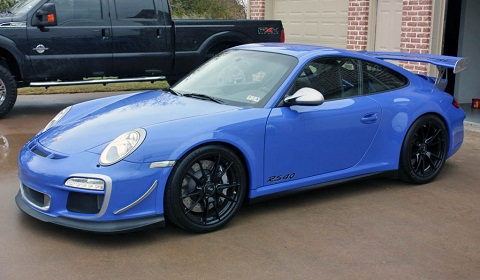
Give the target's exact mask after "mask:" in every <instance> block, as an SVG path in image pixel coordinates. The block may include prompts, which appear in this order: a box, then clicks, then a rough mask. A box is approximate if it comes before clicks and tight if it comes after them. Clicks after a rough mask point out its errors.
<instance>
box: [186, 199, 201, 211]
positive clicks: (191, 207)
mask: <svg viewBox="0 0 480 280" xmlns="http://www.w3.org/2000/svg"><path fill="white" fill-rule="evenodd" d="M200 200H202V198H201V197H199V198H198V199H197V201H195V203H194V204H193V205H192V206H190V208H188V209H187V211H186V212H185V214H188V213H190V212H192V210H193V208H195V206H197V205H198V204H199V203H200Z"/></svg>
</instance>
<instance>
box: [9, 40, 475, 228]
mask: <svg viewBox="0 0 480 280" xmlns="http://www.w3.org/2000/svg"><path fill="white" fill-rule="evenodd" d="M384 60H406V61H416V62H424V63H430V64H433V65H435V66H436V67H437V68H438V70H439V71H438V72H439V75H438V77H436V78H435V77H429V76H425V75H416V74H413V73H410V72H408V71H406V70H404V69H402V68H400V67H398V66H396V65H394V64H392V63H389V62H387V61H384ZM448 68H451V69H453V71H454V73H458V72H460V71H462V70H464V69H466V68H467V60H466V59H463V58H457V57H447V56H441V55H420V54H405V53H369V52H363V53H359V52H350V51H345V50H338V49H332V48H325V47H318V46H306V45H289V44H252V45H244V46H238V47H235V48H232V49H229V50H227V51H225V52H223V53H221V54H219V55H218V56H216V57H214V58H212V59H211V60H209V61H208V62H206V63H205V64H204V65H203V66H201V67H200V68H198V69H197V70H195V71H193V72H192V73H191V74H189V75H188V76H187V77H185V78H184V79H183V80H181V81H180V82H179V83H177V84H176V85H175V86H173V87H172V88H170V89H168V90H166V91H149V92H143V93H134V94H126V95H119V96H114V97H108V98H103V99H98V100H93V101H89V102H85V103H80V104H76V105H73V106H70V107H68V108H66V109H64V110H63V111H62V112H60V113H59V114H58V115H57V116H56V117H55V118H54V119H53V120H52V121H51V122H50V123H49V124H48V125H47V126H46V128H45V129H44V130H43V131H41V132H40V133H38V134H37V135H36V136H35V137H33V139H31V140H30V141H29V142H28V143H26V145H25V146H24V147H23V149H22V150H21V152H20V155H19V158H18V166H19V179H20V190H19V193H18V195H17V196H16V203H17V205H18V206H19V207H20V209H22V210H23V211H24V212H25V213H27V214H29V215H31V216H33V217H35V218H37V219H40V220H42V221H46V222H51V223H55V224H59V225H62V226H66V227H71V228H76V229H80V230H85V231H94V232H121V231H129V230H133V229H139V228H145V227H150V226H157V225H160V226H162V225H164V224H165V220H166V219H167V220H169V221H171V222H172V223H174V224H176V225H177V226H180V227H182V228H184V229H186V230H189V231H194V232H209V231H213V230H217V229H219V228H221V227H223V226H224V225H225V224H227V223H228V222H229V221H230V220H231V219H232V217H233V216H234V215H235V213H236V212H237V211H238V209H239V207H240V206H241V205H242V203H243V202H244V201H245V200H246V199H248V200H249V201H257V200H262V199H266V198H269V197H271V196H277V195H286V194H289V193H291V192H297V191H301V190H306V189H311V188H317V187H322V186H327V185H333V184H336V183H339V182H345V181H348V180H355V179H358V178H363V177H367V176H372V175H381V174H387V173H389V174H390V173H395V174H398V177H399V178H400V179H403V180H405V181H408V182H411V183H416V184H423V183H428V182H430V181H432V180H433V179H434V178H435V177H436V176H437V175H438V174H439V172H440V171H441V170H442V167H443V165H444V163H445V161H446V160H447V159H448V158H449V157H451V156H452V155H453V154H454V153H455V152H456V151H457V150H458V149H459V148H460V146H461V145H462V142H463V136H464V131H463V120H464V118H465V114H464V112H463V111H462V109H461V108H460V107H459V105H458V104H457V102H456V101H455V99H454V98H453V97H452V96H451V95H449V94H447V93H445V92H444V91H443V89H444V87H445V83H446V80H445V75H444V73H445V71H446V69H448Z"/></svg>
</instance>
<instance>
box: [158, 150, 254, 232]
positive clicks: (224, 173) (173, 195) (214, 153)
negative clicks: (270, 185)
mask: <svg viewBox="0 0 480 280" xmlns="http://www.w3.org/2000/svg"><path fill="white" fill-rule="evenodd" d="M246 192H247V179H246V175H245V167H244V165H243V162H242V161H241V160H240V158H239V157H238V156H237V155H236V154H235V153H234V152H233V151H231V150H230V149H228V148H226V147H224V146H220V145H208V146H203V147H200V148H198V149H196V150H194V151H193V152H191V153H189V154H187V155H186V156H184V157H183V158H182V159H181V160H180V161H179V162H177V164H175V167H174V168H173V170H172V173H171V175H170V178H169V180H168V182H167V186H166V189H165V201H164V206H165V215H166V218H167V220H169V221H170V222H172V223H174V224H175V225H177V226H179V227H181V228H184V229H186V230H188V231H191V232H211V231H215V230H218V229H220V228H222V227H223V226H225V225H226V224H227V223H228V222H229V221H230V220H231V219H232V218H233V216H234V215H235V214H236V213H237V212H238V210H239V209H240V206H241V205H242V204H243V200H244V198H245V194H246Z"/></svg>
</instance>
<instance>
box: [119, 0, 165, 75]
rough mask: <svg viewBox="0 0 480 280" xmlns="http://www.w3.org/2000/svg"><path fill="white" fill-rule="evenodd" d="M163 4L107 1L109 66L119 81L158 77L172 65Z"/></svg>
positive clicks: (148, 0) (140, 0) (156, 1)
mask: <svg viewBox="0 0 480 280" xmlns="http://www.w3.org/2000/svg"><path fill="white" fill-rule="evenodd" d="M165 2H166V1H160V0H136V1H131V0H110V4H111V5H112V6H113V7H114V11H115V12H114V14H113V15H112V27H113V59H114V60H113V64H114V66H113V67H114V69H115V72H116V73H117V74H118V75H119V76H123V77H129V76H130V77H132V76H135V77H140V76H152V75H153V76H162V75H165V74H166V72H167V70H170V69H171V67H172V62H173V50H172V49H170V48H168V47H172V48H173V42H171V39H172V36H171V32H172V30H171V26H170V24H169V26H168V27H167V23H168V22H167V21H169V20H170V19H169V17H168V16H167V15H168V6H166V5H165V4H166V3H165Z"/></svg>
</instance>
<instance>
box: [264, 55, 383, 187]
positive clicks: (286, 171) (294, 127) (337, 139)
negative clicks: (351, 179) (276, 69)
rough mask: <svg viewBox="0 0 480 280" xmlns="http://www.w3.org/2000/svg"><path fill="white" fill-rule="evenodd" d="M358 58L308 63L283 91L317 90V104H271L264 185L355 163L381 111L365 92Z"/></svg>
mask: <svg viewBox="0 0 480 280" xmlns="http://www.w3.org/2000/svg"><path fill="white" fill-rule="evenodd" d="M361 72H362V71H361V61H359V60H356V59H352V58H347V57H330V58H320V59H315V60H312V61H311V62H309V63H308V64H307V65H306V66H305V67H304V70H303V71H302V73H301V74H300V75H299V76H298V77H297V79H296V80H295V81H294V83H293V84H292V86H291V87H290V90H289V92H288V93H287V95H291V94H293V93H294V92H295V91H296V90H298V89H300V88H303V87H311V88H315V89H317V90H318V91H320V92H321V93H322V94H323V95H324V97H325V102H324V103H323V104H322V105H319V106H291V107H288V106H283V105H282V104H280V105H279V106H278V107H277V108H274V109H273V110H272V112H271V114H270V116H269V118H268V121H267V126H266V138H265V173H264V174H265V175H264V176H265V182H266V185H271V184H275V183H279V182H282V181H285V180H295V179H302V178H308V177H311V176H316V175H321V174H326V173H331V172H335V171H340V170H344V169H347V168H350V167H352V166H354V165H356V164H357V163H358V162H359V161H360V159H361V158H362V156H363V155H364V154H365V152H366V151H367V149H368V147H369V145H370V143H371V142H372V141H373V139H374V137H375V134H376V132H377V129H378V127H379V124H380V121H381V117H382V111H381V107H380V106H379V104H378V103H377V102H375V101H374V100H372V99H371V98H370V97H368V96H363V95H362V93H363V91H364V89H363V87H364V85H363V81H362V73H361Z"/></svg>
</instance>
